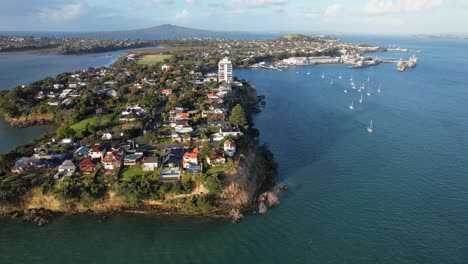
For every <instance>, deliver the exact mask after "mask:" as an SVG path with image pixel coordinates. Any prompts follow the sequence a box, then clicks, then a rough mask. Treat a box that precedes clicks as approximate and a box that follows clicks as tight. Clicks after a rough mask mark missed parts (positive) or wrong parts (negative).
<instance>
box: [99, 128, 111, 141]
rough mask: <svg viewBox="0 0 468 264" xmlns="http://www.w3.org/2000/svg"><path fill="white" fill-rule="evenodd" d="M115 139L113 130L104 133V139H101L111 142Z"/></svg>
mask: <svg viewBox="0 0 468 264" xmlns="http://www.w3.org/2000/svg"><path fill="white" fill-rule="evenodd" d="M113 138H114V131H112V130H109V131H107V132H104V134H102V137H101V139H102V140H111V139H113Z"/></svg>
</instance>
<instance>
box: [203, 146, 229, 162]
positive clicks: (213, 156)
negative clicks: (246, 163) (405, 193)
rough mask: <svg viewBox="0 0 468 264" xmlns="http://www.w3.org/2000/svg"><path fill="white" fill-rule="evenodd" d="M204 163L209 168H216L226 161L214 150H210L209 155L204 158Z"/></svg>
mask: <svg viewBox="0 0 468 264" xmlns="http://www.w3.org/2000/svg"><path fill="white" fill-rule="evenodd" d="M206 162H207V163H208V164H209V165H210V166H216V165H220V164H224V163H226V159H225V158H224V157H223V156H222V155H221V154H220V153H219V152H218V151H216V150H214V149H213V150H211V153H210V155H208V157H207V158H206Z"/></svg>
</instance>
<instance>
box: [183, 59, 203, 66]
mask: <svg viewBox="0 0 468 264" xmlns="http://www.w3.org/2000/svg"><path fill="white" fill-rule="evenodd" d="M179 63H180V64H186V65H187V64H193V65H198V66H200V64H201V62H200V61H195V60H183V61H181V62H179Z"/></svg>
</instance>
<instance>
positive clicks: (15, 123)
mask: <svg viewBox="0 0 468 264" xmlns="http://www.w3.org/2000/svg"><path fill="white" fill-rule="evenodd" d="M6 121H7V122H8V124H9V125H10V126H12V127H17V128H26V127H32V126H45V125H53V124H55V123H54V122H52V121H50V120H46V119H43V118H41V119H34V120H15V119H13V120H11V119H10V120H8V119H6Z"/></svg>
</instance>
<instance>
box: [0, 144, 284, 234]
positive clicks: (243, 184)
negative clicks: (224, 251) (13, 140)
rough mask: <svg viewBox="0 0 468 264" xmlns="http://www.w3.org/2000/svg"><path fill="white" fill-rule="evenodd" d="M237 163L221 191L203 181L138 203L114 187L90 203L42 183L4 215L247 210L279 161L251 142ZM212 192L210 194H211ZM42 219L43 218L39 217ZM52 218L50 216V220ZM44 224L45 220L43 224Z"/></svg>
mask: <svg viewBox="0 0 468 264" xmlns="http://www.w3.org/2000/svg"><path fill="white" fill-rule="evenodd" d="M245 150H246V151H247V152H245V155H244V154H242V155H240V157H239V160H238V161H237V162H236V164H235V165H234V166H233V167H232V168H231V169H229V170H227V171H226V172H224V173H223V175H222V178H223V186H222V189H221V191H220V194H219V195H217V196H210V194H209V191H208V190H207V189H206V188H205V187H204V186H203V185H199V186H197V187H196V188H194V190H193V191H192V192H191V193H190V194H182V195H166V196H165V197H164V198H163V199H159V200H155V199H148V200H144V201H143V202H142V203H141V204H139V205H138V206H131V205H129V204H128V203H127V202H126V200H125V199H124V197H122V196H119V194H118V193H117V192H115V191H113V190H109V191H107V193H106V194H105V195H104V197H102V198H100V199H96V200H94V201H92V202H89V203H83V202H80V201H74V200H63V199H60V198H58V197H56V196H54V195H52V194H48V193H44V192H43V189H42V188H40V187H36V188H32V189H30V190H29V191H28V192H27V193H26V194H24V195H23V196H21V198H20V199H19V201H18V202H17V203H16V204H14V205H11V204H10V205H9V206H0V212H1V213H0V215H5V216H10V217H12V218H17V216H18V215H20V216H21V217H24V218H32V219H34V218H35V217H34V215H35V214H38V216H39V217H40V215H44V214H46V215H59V214H61V213H72V214H73V213H96V214H105V215H108V214H114V213H116V212H119V213H120V212H126V213H140V214H154V215H168V214H171V215H194V216H195V215H199V216H210V217H223V218H227V217H229V215H230V213H231V212H232V210H236V211H243V210H248V209H251V208H253V207H254V206H255V205H256V204H257V202H258V201H259V198H260V194H261V193H262V192H264V191H267V190H269V189H270V188H271V187H272V186H273V185H274V180H275V178H276V168H277V164H276V163H275V162H274V160H273V156H272V154H271V152H270V151H269V150H268V149H267V148H266V147H265V146H257V145H256V144H255V143H254V142H250V144H248V146H246V147H245ZM208 196H210V197H208ZM200 197H206V199H212V206H210V207H209V208H208V209H207V210H197V209H194V210H187V208H186V205H185V203H186V202H187V200H189V199H193V198H200ZM31 215H33V216H31ZM38 221H39V220H38ZM48 221H50V219H48V220H47V222H48ZM41 225H42V224H41Z"/></svg>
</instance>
